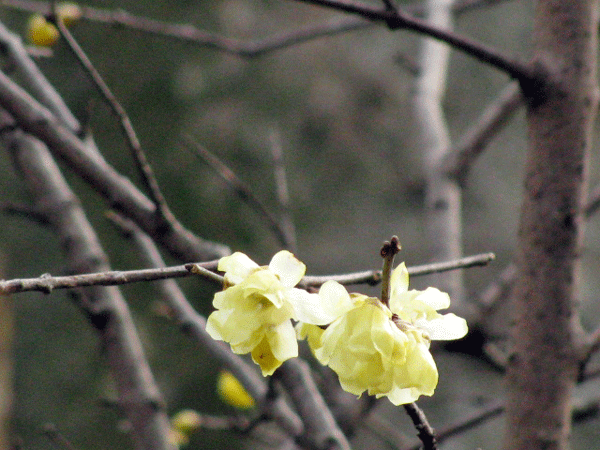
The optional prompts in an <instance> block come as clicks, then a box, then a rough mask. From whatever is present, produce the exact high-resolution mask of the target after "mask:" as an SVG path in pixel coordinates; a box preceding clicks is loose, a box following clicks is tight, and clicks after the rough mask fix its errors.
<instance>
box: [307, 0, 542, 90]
mask: <svg viewBox="0 0 600 450" xmlns="http://www.w3.org/2000/svg"><path fill="white" fill-rule="evenodd" d="M296 1H298V2H303V3H310V4H313V5H318V6H323V7H326V8H330V9H335V10H338V11H343V12H347V13H350V14H357V15H359V16H361V17H364V18H365V19H369V20H372V21H376V22H383V23H386V24H387V26H388V27H389V28H390V29H392V30H396V29H405V30H411V31H415V32H417V33H421V34H424V35H426V36H429V37H432V38H434V39H437V40H440V41H442V42H445V43H446V44H448V45H450V46H452V47H454V48H455V49H456V50H459V51H461V52H463V53H466V54H468V55H470V56H472V57H474V58H476V59H478V60H479V61H481V62H482V63H485V64H488V65H491V66H493V67H495V68H497V69H499V70H501V71H502V72H505V73H506V74H508V75H509V76H511V77H512V78H515V79H517V80H519V81H521V82H531V81H532V80H536V79H537V78H538V76H537V75H536V74H534V72H533V71H532V69H531V68H530V67H529V66H528V65H526V64H523V63H521V62H519V61H517V60H514V59H511V58H509V57H507V56H505V55H503V54H502V53H500V52H498V51H497V50H495V49H492V48H490V47H487V46H486V45H483V44H481V43H479V42H476V41H473V40H471V39H469V38H466V37H463V36H460V35H458V34H456V33H453V32H451V31H448V30H444V29H441V28H438V27H436V26H433V25H431V24H428V23H427V22H425V21H423V20H421V19H418V18H416V17H412V16H410V15H408V14H406V13H404V12H402V11H400V10H396V11H389V10H387V9H381V8H376V7H373V6H372V5H370V4H366V3H359V2H355V1H350V0H296Z"/></svg>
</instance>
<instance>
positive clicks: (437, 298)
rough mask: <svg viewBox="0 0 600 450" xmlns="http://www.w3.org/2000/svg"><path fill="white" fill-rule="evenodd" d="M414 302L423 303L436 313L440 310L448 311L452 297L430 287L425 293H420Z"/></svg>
mask: <svg viewBox="0 0 600 450" xmlns="http://www.w3.org/2000/svg"><path fill="white" fill-rule="evenodd" d="M411 292H412V291H411ZM417 292H419V291H417ZM414 300H415V301H420V302H423V303H425V304H426V305H427V306H429V307H430V308H433V309H435V310H436V311H437V310H438V309H446V308H448V307H449V306H450V296H449V295H448V294H447V293H446V292H442V291H440V290H439V289H437V288H434V287H428V288H427V289H425V290H424V291H420V292H419V294H418V295H417V296H416V297H415V298H414Z"/></svg>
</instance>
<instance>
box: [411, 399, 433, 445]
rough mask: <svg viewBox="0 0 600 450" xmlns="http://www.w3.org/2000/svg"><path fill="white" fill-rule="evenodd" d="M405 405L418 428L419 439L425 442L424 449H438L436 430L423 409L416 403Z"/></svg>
mask: <svg viewBox="0 0 600 450" xmlns="http://www.w3.org/2000/svg"><path fill="white" fill-rule="evenodd" d="M403 406H404V409H405V410H406V413H407V414H408V416H409V417H410V419H411V420H412V422H413V424H414V425H415V428H416V429H417V433H418V436H419V439H420V440H421V442H422V443H423V450H437V448H438V446H437V441H436V438H435V431H434V430H433V428H432V427H431V425H429V422H428V421H427V417H426V416H425V413H423V410H422V409H421V408H419V406H418V405H417V404H416V403H407V404H406V405H403Z"/></svg>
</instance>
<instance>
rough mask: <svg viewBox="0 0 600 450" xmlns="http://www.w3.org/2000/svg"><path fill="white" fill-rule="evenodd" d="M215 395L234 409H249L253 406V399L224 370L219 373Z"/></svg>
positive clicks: (236, 380) (230, 374)
mask: <svg viewBox="0 0 600 450" xmlns="http://www.w3.org/2000/svg"><path fill="white" fill-rule="evenodd" d="M217 393H218V394H219V397H221V399H222V400H223V401H224V402H225V403H227V404H228V405H231V406H233V407H235V408H239V409H250V408H253V407H254V405H255V402H254V399H253V398H252V396H250V394H248V391H247V390H246V389H244V386H242V383H240V382H239V381H238V379H237V378H236V377H234V376H233V374H232V373H231V372H228V371H226V370H223V371H221V372H219V376H218V378H217Z"/></svg>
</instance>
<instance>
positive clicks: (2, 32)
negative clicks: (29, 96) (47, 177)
mask: <svg viewBox="0 0 600 450" xmlns="http://www.w3.org/2000/svg"><path fill="white" fill-rule="evenodd" d="M0 43H1V44H2V49H3V51H5V52H6V53H7V56H8V57H9V58H10V61H11V63H12V64H14V66H15V67H16V69H17V71H18V73H19V75H21V76H22V77H23V80H24V83H25V84H26V86H27V87H28V88H29V89H30V90H31V92H32V93H33V95H34V96H35V97H37V99H38V100H39V101H40V102H41V103H42V104H43V105H44V106H46V108H48V109H49V110H50V111H51V112H52V113H53V114H54V115H55V116H56V117H58V118H59V119H60V120H61V121H62V123H63V124H64V125H65V126H67V127H68V128H69V129H70V130H71V131H72V132H74V133H79V132H80V128H81V127H80V124H79V121H78V120H77V119H76V118H75V116H74V115H73V114H72V113H71V111H70V110H69V108H68V107H67V105H66V104H65V102H64V100H63V99H62V97H61V96H60V95H59V94H58V92H57V91H56V89H54V86H52V85H51V84H50V83H49V82H48V80H47V79H46V77H45V76H44V74H43V73H42V72H41V70H40V69H39V68H38V66H37V65H36V64H35V63H34V62H33V61H32V60H31V58H30V57H29V55H28V53H27V51H26V50H25V47H23V42H22V41H21V38H20V37H19V36H17V35H16V34H14V33H12V32H11V31H10V30H8V29H7V28H6V27H5V26H4V24H2V23H0Z"/></svg>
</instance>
